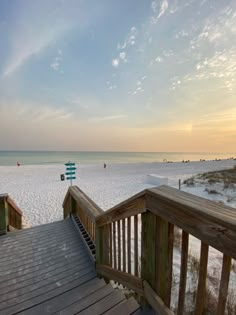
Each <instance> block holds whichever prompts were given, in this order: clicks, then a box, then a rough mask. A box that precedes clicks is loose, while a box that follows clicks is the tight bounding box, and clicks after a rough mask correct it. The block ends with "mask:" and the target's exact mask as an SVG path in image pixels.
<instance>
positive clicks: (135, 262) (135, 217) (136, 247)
mask: <svg viewBox="0 0 236 315" xmlns="http://www.w3.org/2000/svg"><path fill="white" fill-rule="evenodd" d="M134 275H135V276H138V216H137V215H135V216H134Z"/></svg>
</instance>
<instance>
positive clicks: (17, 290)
mask: <svg viewBox="0 0 236 315" xmlns="http://www.w3.org/2000/svg"><path fill="white" fill-rule="evenodd" d="M88 263H89V260H88V258H87V257H86V258H85V259H81V260H80V261H79V262H75V263H73V264H69V265H68V266H67V265H66V263H65V265H64V268H60V269H59V270H58V269H57V272H55V273H54V274H52V275H51V274H49V275H48V276H45V277H44V278H42V279H41V280H40V281H37V278H31V279H29V280H27V281H22V282H17V283H16V284H15V285H13V286H10V287H4V288H3V289H4V291H3V290H1V289H0V294H1V296H0V303H1V302H3V301H6V300H9V299H13V298H15V297H17V296H20V295H23V294H27V293H29V292H31V291H33V290H37V289H39V288H41V287H44V286H47V285H49V284H53V283H60V284H61V282H60V280H63V279H65V278H71V277H72V279H73V277H75V278H76V277H77V275H78V273H79V272H80V270H82V269H83V268H85V267H87V266H88V265H89V264H88ZM7 289H8V290H7ZM3 292H5V293H3Z"/></svg>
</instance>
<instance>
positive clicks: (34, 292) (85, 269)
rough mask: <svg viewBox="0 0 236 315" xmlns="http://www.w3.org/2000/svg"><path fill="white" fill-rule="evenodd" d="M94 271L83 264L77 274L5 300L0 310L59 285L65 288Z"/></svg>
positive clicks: (0, 305)
mask: <svg viewBox="0 0 236 315" xmlns="http://www.w3.org/2000/svg"><path fill="white" fill-rule="evenodd" d="M92 271H93V267H92V266H89V265H88V264H84V265H81V266H80V269H79V271H78V272H77V273H76V274H73V275H70V276H67V277H66V278H64V279H61V280H60V281H57V282H52V283H48V284H46V285H44V286H42V287H38V288H37V289H34V290H30V291H27V292H25V293H23V294H21V295H17V296H15V297H13V298H11V299H7V300H5V301H2V302H1V304H0V311H1V310H4V309H7V308H9V307H11V306H14V305H17V304H20V303H24V302H25V301H28V300H33V299H34V298H37V297H38V296H40V295H43V294H45V293H47V292H50V291H52V290H55V289H57V288H58V287H62V288H63V286H66V285H67V284H70V283H72V282H73V281H76V280H78V279H80V278H81V277H82V276H84V275H86V274H88V273H90V272H92Z"/></svg>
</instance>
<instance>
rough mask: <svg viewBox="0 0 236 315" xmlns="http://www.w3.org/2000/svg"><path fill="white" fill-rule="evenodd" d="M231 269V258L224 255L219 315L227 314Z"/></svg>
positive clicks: (218, 307)
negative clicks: (226, 306)
mask: <svg viewBox="0 0 236 315" xmlns="http://www.w3.org/2000/svg"><path fill="white" fill-rule="evenodd" d="M230 269H231V257H229V256H226V255H224V257H223V265H222V271H221V279H220V293H219V301H218V306H217V315H221V314H224V313H225V305H226V300H227V293H228V286H229V277H230Z"/></svg>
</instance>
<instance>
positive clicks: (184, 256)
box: [177, 231, 189, 315]
mask: <svg viewBox="0 0 236 315" xmlns="http://www.w3.org/2000/svg"><path fill="white" fill-rule="evenodd" d="M188 241H189V235H188V233H187V232H185V231H183V232H182V250H181V268H180V284H179V302H178V313H177V314H178V315H182V314H183V313H184V299H185V290H186V279H187V271H188Z"/></svg>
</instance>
